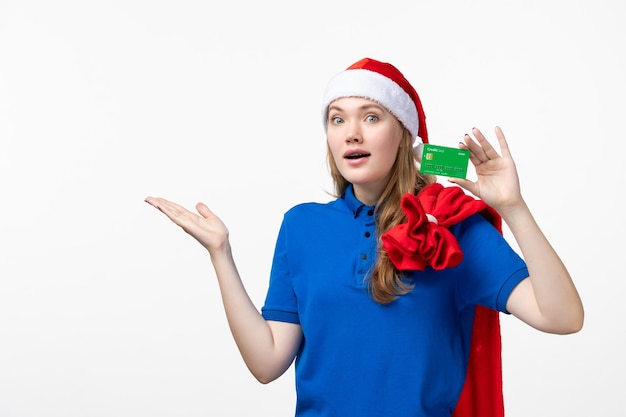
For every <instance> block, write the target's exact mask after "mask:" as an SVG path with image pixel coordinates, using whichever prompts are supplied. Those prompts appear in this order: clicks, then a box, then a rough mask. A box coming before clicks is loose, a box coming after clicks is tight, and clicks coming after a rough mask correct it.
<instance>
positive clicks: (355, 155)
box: [345, 153, 370, 159]
mask: <svg viewBox="0 0 626 417" xmlns="http://www.w3.org/2000/svg"><path fill="white" fill-rule="evenodd" d="M368 156H370V154H369V153H353V154H350V155H346V156H345V158H346V159H361V158H366V157H368Z"/></svg>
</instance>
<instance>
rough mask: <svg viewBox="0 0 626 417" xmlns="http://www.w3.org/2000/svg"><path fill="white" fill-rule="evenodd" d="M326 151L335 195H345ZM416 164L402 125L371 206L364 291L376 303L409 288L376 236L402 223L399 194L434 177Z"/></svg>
mask: <svg viewBox="0 0 626 417" xmlns="http://www.w3.org/2000/svg"><path fill="white" fill-rule="evenodd" d="M327 153H328V165H329V168H330V175H331V177H332V179H333V183H334V185H335V197H341V196H343V195H344V194H345V192H346V189H347V188H348V185H349V182H348V181H346V179H345V178H344V177H343V176H342V175H341V173H340V172H339V169H338V168H337V165H336V164H335V161H334V159H333V156H332V153H331V152H330V148H328V150H327ZM418 163H419V161H418V159H417V153H416V152H415V149H414V148H413V139H412V136H411V133H410V132H409V131H408V130H407V129H406V128H405V129H404V130H403V135H402V142H401V144H400V148H399V150H398V154H397V156H396V161H395V162H394V164H393V166H392V167H391V172H390V177H389V181H388V182H387V186H386V187H385V189H384V190H383V192H382V194H381V195H380V197H379V199H378V201H377V202H376V208H375V216H374V217H375V219H376V241H377V247H378V258H377V260H376V263H375V264H374V267H373V268H372V270H371V274H370V276H369V278H368V290H369V293H370V295H371V297H372V298H373V299H374V301H376V302H378V303H380V304H388V303H391V302H392V301H394V300H396V299H397V298H398V296H400V295H402V294H406V293H408V292H409V291H411V290H412V289H413V285H412V284H411V283H410V282H407V281H406V280H405V279H403V278H404V277H403V274H402V271H399V270H398V269H396V268H395V267H394V265H393V264H392V263H391V261H390V260H389V258H388V257H387V253H386V252H385V250H384V248H383V246H382V242H381V238H380V237H381V235H382V234H383V233H385V232H386V231H387V230H389V229H391V228H392V227H394V226H397V225H399V224H401V223H403V222H406V215H405V214H404V212H403V211H402V209H401V208H400V200H401V199H402V196H403V195H404V194H406V193H412V194H417V193H419V192H420V191H421V190H422V189H423V188H424V187H425V186H427V185H429V184H432V183H434V182H435V180H436V178H435V177H434V176H432V175H425V174H422V173H420V172H419V169H418Z"/></svg>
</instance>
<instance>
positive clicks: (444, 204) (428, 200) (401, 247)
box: [381, 183, 501, 271]
mask: <svg viewBox="0 0 626 417" xmlns="http://www.w3.org/2000/svg"><path fill="white" fill-rule="evenodd" d="M400 206H401V207H402V211H404V213H405V214H406V217H407V222H406V223H402V224H399V225H397V226H395V227H393V228H391V229H390V230H388V231H387V232H385V233H383V235H382V236H381V239H382V243H383V247H384V248H385V251H386V252H387V256H389V259H390V260H391V262H392V263H393V264H394V265H395V267H396V268H398V269H399V270H419V271H423V270H424V269H426V267H427V266H430V267H432V268H433V269H435V270H441V269H445V268H451V267H455V266H457V265H458V264H459V263H461V261H462V260H463V251H462V250H461V248H460V247H459V244H458V242H457V240H456V238H455V237H454V235H453V234H452V233H450V231H449V230H448V228H449V227H450V226H452V225H454V224H457V223H459V222H460V221H461V220H463V219H465V218H467V217H469V216H470V215H472V214H475V213H478V212H482V213H483V215H485V217H487V218H488V219H489V220H490V221H491V222H492V223H494V225H495V226H496V227H497V228H498V230H501V219H500V216H498V214H497V213H496V212H495V210H493V209H492V208H491V207H489V206H488V205H487V204H485V202H483V201H482V200H477V199H475V198H473V197H471V196H469V195H467V194H465V192H463V190H462V189H461V188H459V187H444V186H443V185H441V184H439V183H434V184H431V185H429V186H427V187H425V188H424V189H423V190H422V191H421V192H420V193H419V194H418V195H413V194H405V195H404V196H403V197H402V200H401V202H400Z"/></svg>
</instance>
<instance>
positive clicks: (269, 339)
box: [146, 58, 583, 417]
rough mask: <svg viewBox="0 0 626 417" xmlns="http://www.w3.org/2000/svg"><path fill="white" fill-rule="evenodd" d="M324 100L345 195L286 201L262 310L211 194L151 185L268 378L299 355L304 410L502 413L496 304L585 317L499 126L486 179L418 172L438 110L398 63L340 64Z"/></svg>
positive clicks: (545, 324) (569, 319)
mask: <svg viewBox="0 0 626 417" xmlns="http://www.w3.org/2000/svg"><path fill="white" fill-rule="evenodd" d="M322 114H323V123H324V126H325V129H326V136H327V143H328V162H329V164H330V168H331V175H332V178H333V180H334V183H335V192H336V199H335V200H333V201H331V202H329V203H323V204H322V203H304V204H300V205H297V206H295V207H293V208H292V209H290V210H289V211H288V212H287V213H285V215H284V219H283V223H282V225H281V228H280V232H279V236H278V240H277V243H276V248H275V254H274V259H273V264H272V271H271V276H270V284H269V289H268V293H267V297H266V300H265V304H264V306H263V308H262V311H261V312H259V311H258V310H257V309H256V307H255V306H254V304H253V303H252V301H251V300H250V298H249V297H248V295H247V293H246V290H245V288H244V286H243V284H242V281H241V279H240V277H239V274H238V272H237V268H236V266H235V263H234V261H233V257H232V254H231V248H230V245H229V241H228V230H227V228H226V227H225V225H224V224H223V223H222V221H221V220H220V219H219V218H218V217H216V216H215V215H214V214H213V213H212V212H211V211H210V210H209V208H208V207H207V206H206V205H204V204H202V203H199V204H198V205H197V206H196V209H197V211H198V213H199V214H195V213H192V212H190V211H188V210H186V209H185V208H183V207H181V206H179V205H177V204H175V203H172V202H170V201H167V200H165V199H161V198H154V197H148V198H147V199H146V201H147V202H148V203H149V204H151V205H152V206H154V207H156V208H157V209H159V210H160V211H162V212H163V213H164V214H165V215H166V216H167V217H168V218H169V219H171V220H172V221H173V222H174V223H176V224H177V225H178V226H180V227H181V228H182V229H183V230H185V231H186V232H187V233H188V234H190V235H191V236H193V237H194V238H195V239H196V240H198V242H200V244H202V245H203V246H204V247H205V248H206V249H207V250H208V252H209V254H210V257H211V261H212V263H213V266H214V268H215V272H216V275H217V279H218V282H219V287H220V291H221V295H222V299H223V302H224V307H225V311H226V316H227V320H228V323H229V325H230V329H231V331H232V334H233V336H234V339H235V341H236V343H237V346H238V347H239V350H240V352H241V355H242V357H243V359H244V361H245V363H246V365H247V366H248V368H249V369H250V371H251V372H252V374H253V375H254V376H255V377H256V378H257V379H258V380H259V381H260V382H262V383H268V382H270V381H272V380H274V379H276V378H278V377H279V376H281V375H282V374H283V373H284V372H285V371H286V370H287V369H288V368H289V366H290V365H291V363H292V362H293V361H294V360H295V361H296V364H295V372H296V390H297V405H296V415H297V416H340V417H349V416H358V417H366V416H376V417H379V416H437V417H439V416H448V417H449V416H450V415H452V414H453V415H455V416H461V415H463V416H469V415H474V414H472V413H478V414H476V415H480V416H481V417H485V416H495V415H502V410H503V407H502V399H501V386H500V385H499V384H500V383H501V381H500V380H499V378H500V368H499V366H500V362H499V361H500V356H499V355H500V351H499V336H500V335H499V327H498V322H497V320H498V314H499V313H498V312H502V313H506V314H512V315H514V316H516V317H518V318H519V319H520V320H523V321H524V322H526V323H528V324H529V325H530V326H532V327H534V328H536V329H538V330H541V331H544V332H550V333H558V334H567V333H573V332H577V331H579V330H580V329H581V327H582V324H583V307H582V303H581V300H580V298H579V296H578V293H577V290H576V288H575V286H574V284H573V283H572V280H571V278H570V275H569V273H568V271H567V269H566V267H565V266H564V265H563V263H562V262H561V260H560V259H559V257H558V255H557V253H556V252H555V251H554V249H553V248H552V247H551V245H550V243H549V242H548V241H547V240H546V238H545V237H544V235H543V233H542V232H541V230H540V228H539V227H538V225H537V224H536V222H535V220H534V219H533V216H532V214H531V212H530V210H529V208H528V207H527V205H526V203H525V202H524V199H523V198H522V195H521V192H520V186H519V182H518V176H517V170H516V168H515V164H514V161H513V159H512V158H511V155H510V153H509V150H508V147H507V142H506V140H505V137H504V134H503V133H502V130H501V129H499V128H496V129H495V134H496V137H497V139H498V142H499V146H500V149H501V153H502V155H500V154H499V153H498V152H497V151H496V150H495V149H494V148H493V147H492V145H491V144H490V143H489V142H488V141H487V139H485V137H484V135H483V134H482V133H481V131H480V130H478V129H472V132H471V133H472V135H473V137H472V136H470V135H465V137H464V139H463V142H461V143H460V144H459V147H460V148H463V149H468V150H469V151H470V161H471V162H472V164H473V166H474V167H475V170H476V174H477V180H476V181H469V180H465V179H456V178H451V179H450V181H451V182H452V183H454V184H456V185H458V186H455V185H450V186H449V187H443V186H442V185H441V184H439V183H437V182H436V181H435V178H434V177H432V176H428V175H424V174H421V173H420V172H419V160H418V155H417V152H416V150H415V146H416V145H419V144H420V143H427V142H428V133H427V130H426V124H425V116H424V112H423V109H422V104H421V102H420V99H419V97H418V95H417V93H416V91H415V89H414V88H413V87H412V86H411V84H410V83H409V82H408V81H407V80H406V79H405V77H404V76H403V75H402V74H401V73H400V71H398V70H397V69H396V68H395V67H394V66H393V65H391V64H388V63H384V62H380V61H376V60H373V59H369V58H365V59H363V60H360V61H359V62H357V63H355V64H353V65H352V66H350V67H348V69H346V70H345V71H342V72H341V73H339V74H338V75H337V76H335V77H334V78H333V79H332V80H331V81H330V82H329V84H328V87H327V89H326V92H325V95H324V99H323V103H322ZM474 138H475V139H474ZM460 187H462V188H464V189H466V190H468V191H469V192H471V193H472V194H474V195H475V196H476V197H477V198H474V197H471V196H469V195H468V194H466V193H464V192H463V190H462V189H461V188H460ZM502 220H503V221H505V222H506V224H507V225H508V227H509V229H510V230H511V232H512V234H513V236H514V237H515V240H516V241H517V244H518V245H519V248H520V249H521V252H522V254H521V255H522V256H523V258H522V256H520V255H518V254H517V253H516V252H515V251H514V250H513V249H512V248H511V246H510V245H509V244H508V243H507V242H506V240H505V239H504V238H503V237H502V234H501V231H500V230H501V229H500V227H501V221H502ZM487 356H489V357H487ZM494 384H495V387H491V388H487V387H486V386H487V385H494Z"/></svg>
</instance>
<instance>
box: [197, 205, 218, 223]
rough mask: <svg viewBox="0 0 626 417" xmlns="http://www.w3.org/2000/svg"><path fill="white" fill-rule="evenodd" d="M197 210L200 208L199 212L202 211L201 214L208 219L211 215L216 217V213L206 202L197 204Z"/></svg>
mask: <svg viewBox="0 0 626 417" xmlns="http://www.w3.org/2000/svg"><path fill="white" fill-rule="evenodd" d="M196 210H198V213H200V215H201V216H202V217H204V218H205V219H208V218H209V217H215V214H214V213H213V212H212V211H211V210H210V209H209V208H208V207H207V205H206V204H204V203H198V204H196Z"/></svg>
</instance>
